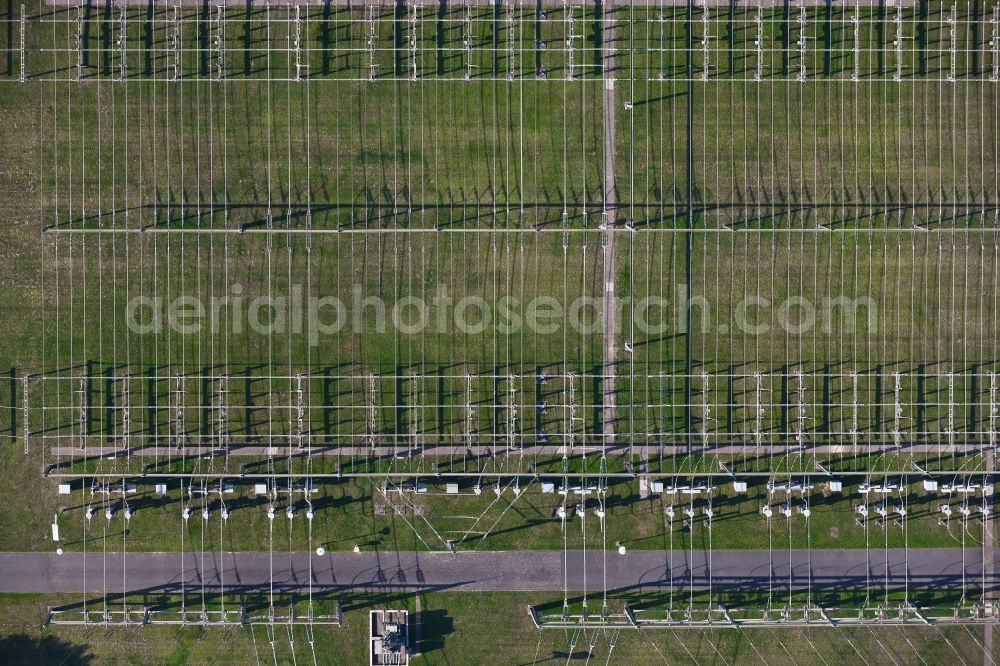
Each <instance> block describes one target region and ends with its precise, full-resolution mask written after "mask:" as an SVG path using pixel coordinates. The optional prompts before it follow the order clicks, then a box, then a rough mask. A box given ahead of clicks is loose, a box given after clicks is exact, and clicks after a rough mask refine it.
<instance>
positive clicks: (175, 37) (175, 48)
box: [169, 5, 181, 81]
mask: <svg viewBox="0 0 1000 666" xmlns="http://www.w3.org/2000/svg"><path fill="white" fill-rule="evenodd" d="M180 13H181V8H180V7H178V6H177V5H174V7H173V12H171V14H170V62H169V68H170V80H171V81H180V79H181V20H180Z"/></svg>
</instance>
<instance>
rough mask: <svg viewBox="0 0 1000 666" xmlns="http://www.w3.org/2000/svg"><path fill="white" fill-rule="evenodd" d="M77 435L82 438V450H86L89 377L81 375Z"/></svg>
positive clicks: (78, 392) (77, 403)
mask: <svg viewBox="0 0 1000 666" xmlns="http://www.w3.org/2000/svg"><path fill="white" fill-rule="evenodd" d="M76 405H77V433H78V435H79V438H80V450H81V451H82V450H83V449H84V448H86V442H87V435H89V434H90V433H89V432H88V428H87V376H86V375H80V386H79V388H78V389H77V391H76Z"/></svg>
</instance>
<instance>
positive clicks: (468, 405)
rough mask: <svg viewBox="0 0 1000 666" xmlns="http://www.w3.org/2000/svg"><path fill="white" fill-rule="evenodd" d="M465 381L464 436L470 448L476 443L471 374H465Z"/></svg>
mask: <svg viewBox="0 0 1000 666" xmlns="http://www.w3.org/2000/svg"><path fill="white" fill-rule="evenodd" d="M465 381H466V389H465V437H466V444H467V445H468V446H469V448H470V449H471V448H472V446H473V445H474V444H475V443H476V442H475V435H476V408H475V403H474V402H473V398H472V375H466V376H465Z"/></svg>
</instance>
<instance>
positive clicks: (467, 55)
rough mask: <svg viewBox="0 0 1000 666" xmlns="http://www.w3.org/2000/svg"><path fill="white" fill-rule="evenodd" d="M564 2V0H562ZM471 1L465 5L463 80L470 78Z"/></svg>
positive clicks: (469, 79)
mask: <svg viewBox="0 0 1000 666" xmlns="http://www.w3.org/2000/svg"><path fill="white" fill-rule="evenodd" d="M564 2H565V0H564ZM472 34H473V32H472V3H471V2H469V3H466V5H465V36H464V42H463V44H464V46H465V80H466V81H471V80H472Z"/></svg>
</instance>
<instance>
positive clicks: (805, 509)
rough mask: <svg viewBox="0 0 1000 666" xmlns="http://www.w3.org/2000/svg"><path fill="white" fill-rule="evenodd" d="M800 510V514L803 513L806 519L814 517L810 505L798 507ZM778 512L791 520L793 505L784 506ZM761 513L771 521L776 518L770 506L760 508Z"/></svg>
mask: <svg viewBox="0 0 1000 666" xmlns="http://www.w3.org/2000/svg"><path fill="white" fill-rule="evenodd" d="M798 509H799V513H801V514H802V515H803V516H805V517H806V518H808V517H809V516H811V515H812V509H810V508H809V505H808V504H802V505H801V506H799V507H798ZM778 511H779V512H780V513H781V515H783V516H784V517H785V518H791V517H792V505H791V504H782V505H781V506H780V507H779V508H778ZM760 513H761V515H762V516H764V517H765V518H768V519H770V518H772V517H773V516H774V509H772V508H771V506H770V505H769V504H765V505H764V506H762V507H760Z"/></svg>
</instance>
